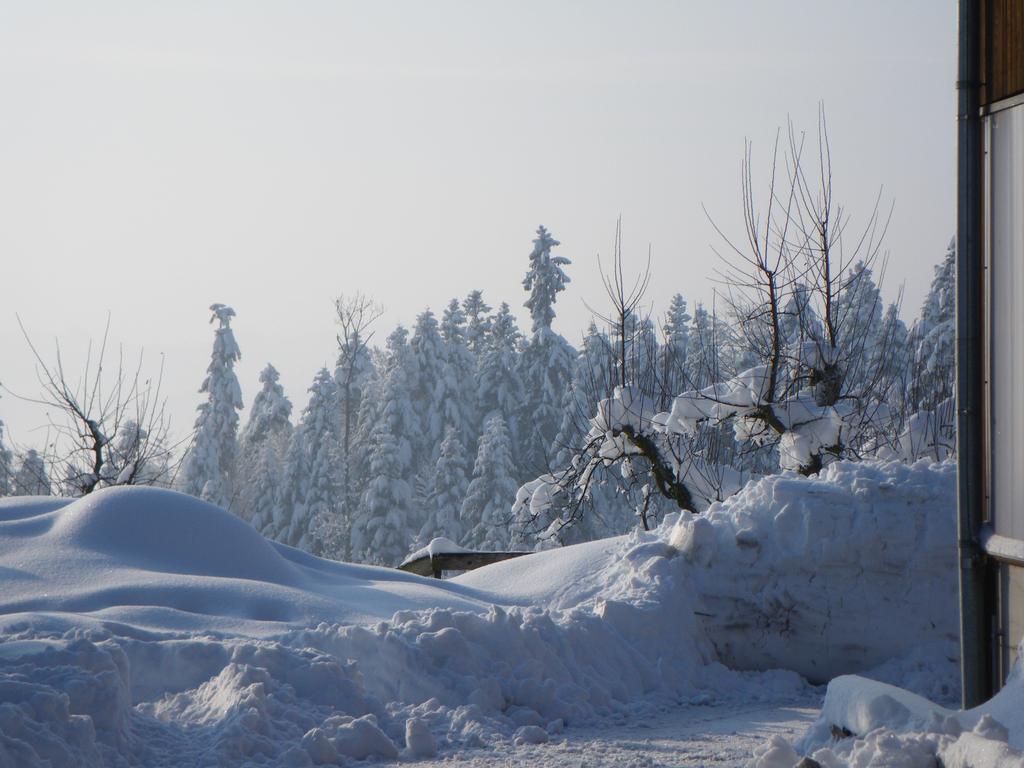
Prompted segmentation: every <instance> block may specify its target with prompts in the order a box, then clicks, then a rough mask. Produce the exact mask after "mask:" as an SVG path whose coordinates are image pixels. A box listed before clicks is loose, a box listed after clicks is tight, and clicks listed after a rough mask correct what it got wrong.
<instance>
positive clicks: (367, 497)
mask: <svg viewBox="0 0 1024 768" xmlns="http://www.w3.org/2000/svg"><path fill="white" fill-rule="evenodd" d="M373 445H374V450H373V455H372V457H371V459H370V481H369V483H368V484H367V487H366V491H365V493H364V494H363V502H362V504H361V505H360V511H359V516H358V517H357V519H356V520H355V521H353V526H352V546H351V550H352V558H353V559H356V560H361V561H363V562H368V563H379V564H382V565H396V564H398V563H399V562H400V561H401V560H402V558H403V557H404V556H405V554H406V552H408V547H409V544H410V543H411V542H410V538H411V537H410V517H411V513H412V489H411V488H410V487H409V483H408V482H407V481H406V480H405V473H404V472H403V470H402V469H401V467H400V464H401V462H400V456H399V453H400V448H399V444H398V441H397V440H396V439H395V436H394V435H393V434H392V433H391V430H390V429H389V428H388V422H387V420H384V419H382V420H381V421H379V422H378V423H377V425H376V426H375V428H374V430H373Z"/></svg>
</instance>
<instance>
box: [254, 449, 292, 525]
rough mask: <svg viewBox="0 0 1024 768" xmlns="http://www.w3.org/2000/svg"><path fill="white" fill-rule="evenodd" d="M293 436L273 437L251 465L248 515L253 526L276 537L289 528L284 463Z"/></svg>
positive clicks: (259, 451)
mask: <svg viewBox="0 0 1024 768" xmlns="http://www.w3.org/2000/svg"><path fill="white" fill-rule="evenodd" d="M289 440H290V435H289V436H287V438H286V437H285V436H284V435H281V436H280V437H277V438H275V437H273V436H270V437H268V438H267V439H265V440H264V441H263V442H262V443H261V444H260V446H259V449H258V453H257V455H256V461H255V463H254V464H253V465H251V466H249V468H248V471H247V479H246V483H247V484H248V488H247V495H248V506H247V507H246V512H247V516H248V519H249V522H250V523H251V524H252V527H253V528H255V529H256V530H257V531H259V532H260V533H262V534H263V535H264V536H267V537H268V538H274V536H275V533H276V532H277V531H278V530H283V529H284V527H285V521H284V519H283V518H284V514H283V508H282V504H283V498H282V494H283V492H284V466H285V462H286V458H287V457H286V453H287V448H288V442H289Z"/></svg>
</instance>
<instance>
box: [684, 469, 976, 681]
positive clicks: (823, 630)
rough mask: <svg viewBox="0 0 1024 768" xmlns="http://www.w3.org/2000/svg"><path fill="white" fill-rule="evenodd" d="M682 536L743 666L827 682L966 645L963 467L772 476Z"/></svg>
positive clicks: (731, 655) (710, 611)
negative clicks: (960, 564) (962, 631)
mask: <svg viewBox="0 0 1024 768" xmlns="http://www.w3.org/2000/svg"><path fill="white" fill-rule="evenodd" d="M671 543H672V544H673V545H674V546H676V547H677V548H679V549H680V550H681V551H682V553H683V556H684V557H685V559H686V560H687V561H688V562H689V563H690V564H692V566H693V567H692V570H691V571H690V573H689V578H690V580H691V583H692V584H693V587H692V589H693V590H694V591H695V592H696V593H697V594H698V595H699V596H700V611H701V614H702V616H703V617H704V629H705V630H706V632H707V634H708V636H709V637H710V639H711V640H712V642H713V643H714V645H715V649H716V651H717V653H718V656H719V658H720V659H721V661H722V662H723V663H725V664H727V665H729V666H731V667H735V668H740V669H768V668H771V667H785V668H786V669H793V670H796V671H797V672H800V673H801V674H802V675H804V676H805V677H807V678H808V679H809V680H811V681H814V682H827V681H828V680H830V679H831V678H833V677H835V676H837V675H841V674H845V673H847V672H853V671H862V670H864V669H867V668H870V667H874V666H876V665H879V664H881V663H882V662H884V661H885V660H887V659H889V658H892V657H894V656H899V655H902V654H906V653H908V652H910V651H911V650H912V649H913V648H914V647H916V646H918V645H920V644H922V643H923V642H933V643H943V644H946V645H949V644H953V645H955V644H956V643H957V639H958V637H959V624H958V621H959V620H958V614H957V610H958V608H957V606H958V604H957V597H956V595H957V560H956V466H955V464H952V463H945V464H937V465H936V464H929V463H927V462H918V463H917V464H914V465H911V466H907V465H904V464H898V463H871V462H860V463H851V462H841V463H836V464H832V465H829V466H828V467H826V468H825V470H824V471H823V472H822V473H821V475H820V476H818V477H811V478H805V477H800V476H798V475H794V474H790V473H784V474H781V475H774V476H771V477H767V478H764V479H763V480H759V481H756V482H752V483H749V484H748V485H747V486H746V487H745V488H744V489H742V490H741V491H740V492H739V493H737V494H736V495H734V496H732V497H730V498H729V499H727V500H726V501H724V502H721V503H717V504H714V505H712V506H711V507H710V508H709V509H708V511H707V512H706V513H705V514H703V515H701V516H699V517H692V516H690V517H687V518H686V519H685V520H682V521H680V523H679V525H678V526H677V528H676V530H675V531H674V532H673V534H672V538H671Z"/></svg>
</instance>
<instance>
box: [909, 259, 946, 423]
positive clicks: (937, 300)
mask: <svg viewBox="0 0 1024 768" xmlns="http://www.w3.org/2000/svg"><path fill="white" fill-rule="evenodd" d="M913 336H914V339H915V340H916V341H917V351H916V356H915V357H916V359H915V371H914V374H915V375H914V380H913V382H912V383H911V391H912V396H911V399H912V401H913V403H914V406H915V407H916V408H918V409H922V410H929V409H932V408H934V407H935V406H936V404H937V403H941V402H942V401H943V400H947V399H949V398H951V397H952V396H953V393H954V387H955V385H956V241H955V240H950V242H949V247H948V248H947V249H946V256H945V258H944V259H943V260H942V263H940V264H939V265H938V266H936V267H935V276H934V277H933V278H932V284H931V288H930V290H929V291H928V296H927V297H926V298H925V301H924V306H922V307H921V318H920V320H919V321H918V323H917V324H916V326H915V327H914V331H913Z"/></svg>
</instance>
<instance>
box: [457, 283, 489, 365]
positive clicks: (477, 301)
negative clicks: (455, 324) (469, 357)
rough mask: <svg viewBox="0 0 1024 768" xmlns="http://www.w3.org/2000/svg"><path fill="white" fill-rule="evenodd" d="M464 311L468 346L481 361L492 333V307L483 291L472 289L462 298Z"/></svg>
mask: <svg viewBox="0 0 1024 768" xmlns="http://www.w3.org/2000/svg"><path fill="white" fill-rule="evenodd" d="M462 311H463V312H464V313H465V315H466V346H468V347H469V351H470V352H472V353H473V357H475V358H476V359H477V361H479V360H480V358H481V357H483V354H484V352H485V351H486V350H487V343H488V339H489V338H490V335H491V316H490V315H491V308H490V307H489V306H487V302H485V301H484V294H483V292H482V291H470V292H469V295H468V296H466V298H465V299H463V300H462Z"/></svg>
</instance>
